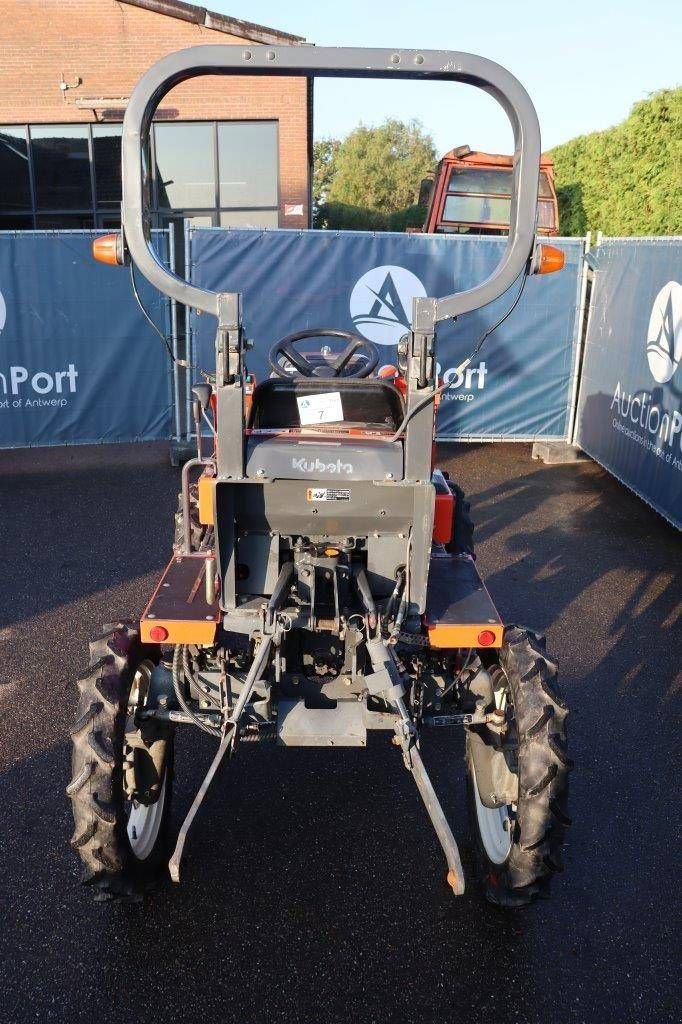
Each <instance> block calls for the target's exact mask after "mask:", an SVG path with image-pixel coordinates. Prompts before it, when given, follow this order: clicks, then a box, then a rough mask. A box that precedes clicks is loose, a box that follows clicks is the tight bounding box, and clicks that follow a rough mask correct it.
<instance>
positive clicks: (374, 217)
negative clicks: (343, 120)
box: [313, 120, 436, 231]
mask: <svg viewBox="0 0 682 1024" xmlns="http://www.w3.org/2000/svg"><path fill="white" fill-rule="evenodd" d="M314 159H315V165H314V172H313V199H314V205H315V210H316V214H315V223H316V226H318V227H329V228H336V229H342V228H346V229H350V230H370V231H372V230H374V231H402V230H404V228H405V227H406V226H415V227H416V226H420V225H421V224H422V223H423V220H424V211H423V209H422V208H421V207H416V206H415V205H414V204H415V202H416V200H417V197H418V195H419V186H420V183H421V180H422V178H424V177H425V176H426V175H427V174H429V173H432V172H433V169H434V166H435V164H436V151H435V149H434V145H433V140H432V139H431V137H430V136H429V135H428V134H427V133H426V132H425V131H424V129H423V128H422V127H421V125H420V124H419V122H417V121H410V122H409V123H407V124H406V123H404V122H402V121H396V120H388V121H385V122H384V123H383V124H381V125H378V126H377V127H376V128H367V127H365V126H364V125H359V126H358V127H357V128H355V129H354V130H353V131H352V132H351V133H350V134H349V135H348V136H346V138H345V139H343V140H342V141H341V142H338V141H337V140H334V139H323V140H321V141H320V142H317V143H316V144H315V152H314Z"/></svg>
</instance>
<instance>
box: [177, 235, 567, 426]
mask: <svg viewBox="0 0 682 1024" xmlns="http://www.w3.org/2000/svg"><path fill="white" fill-rule="evenodd" d="M554 242H556V244H558V245H559V246H560V247H561V248H562V249H563V250H564V252H565V253H566V267H565V268H564V270H563V271H562V272H561V273H559V274H553V275H551V276H545V277H531V278H529V279H528V281H527V284H526V288H525V292H524V294H523V296H522V298H521V301H520V302H519V305H518V306H517V308H516V309H515V310H514V312H513V313H512V315H511V316H510V317H509V319H508V320H507V321H506V322H505V323H504V324H503V325H502V326H501V327H500V328H499V329H498V330H497V331H495V333H494V334H493V335H491V337H490V338H489V340H488V341H487V342H486V343H485V345H484V347H483V349H482V351H481V353H480V356H477V357H476V358H475V359H474V361H473V364H472V365H471V366H470V367H469V369H468V370H466V372H465V373H464V374H460V375H459V376H456V375H455V372H454V371H455V368H456V367H457V365H458V364H459V363H460V362H461V361H462V360H463V359H464V358H465V357H466V356H467V355H468V354H469V352H470V351H471V350H472V348H473V347H474V345H475V343H476V341H477V340H478V339H479V337H480V336H481V335H482V334H483V332H484V331H485V330H486V328H487V327H489V326H491V325H492V324H494V323H495V322H496V321H497V320H498V319H499V318H500V317H501V316H502V314H503V313H504V312H505V310H506V309H508V308H509V306H510V304H511V302H512V301H513V299H514V297H515V295H516V292H517V289H518V287H519V284H518V283H517V284H516V285H514V286H513V287H512V288H511V289H510V290H509V292H508V293H507V294H506V295H503V296H502V297H501V298H500V299H498V300H497V301H496V302H494V303H492V304H490V305H489V306H487V307H486V308H484V309H481V310H477V311H475V312H473V313H468V314H467V315H466V316H463V317H461V318H460V319H459V320H457V322H455V323H451V322H449V323H447V324H445V323H444V324H440V325H439V327H438V334H437V341H438V348H437V353H438V360H439V363H440V370H441V374H442V375H443V377H444V379H445V380H446V381H448V380H453V384H452V387H451V388H450V389H449V390H448V391H446V392H445V393H444V394H443V401H442V403H441V406H440V409H439V413H438V437H439V439H440V440H458V441H462V440H478V439H486V440H500V439H505V440H519V441H520V440H526V441H528V440H535V439H536V438H543V439H557V440H563V439H566V438H567V437H568V433H569V429H570V421H571V416H570V411H571V403H572V398H573V393H574V383H575V374H576V364H577V351H578V338H579V333H580V331H579V324H578V310H579V305H580V288H581V273H582V256H583V249H584V243H583V240H582V239H578V238H570V239H558V240H553V244H554ZM503 248H504V239H501V238H493V237H477V236H469V235H467V236H465V235H460V236H452V235H450V236H447V235H419V234H392V233H377V234H372V233H366V232H353V231H341V232H333V231H286V230H278V231H262V230H230V229H217V228H216V229H211V228H193V229H192V230H191V231H190V234H189V252H188V263H189V266H190V278H191V280H192V282H193V283H194V284H197V285H200V286H201V287H204V288H210V289H212V290H217V291H238V292H241V293H242V297H243V319H244V326H245V330H246V333H247V337H249V338H251V339H253V341H254V349H253V351H251V352H250V353H249V357H248V365H249V369H250V370H251V371H252V372H254V373H255V374H256V377H257V379H259V380H262V379H263V378H264V377H266V376H269V375H270V368H269V366H268V364H267V353H268V350H269V348H270V347H271V345H273V343H274V342H276V341H278V340H279V339H280V338H283V337H284V336H285V335H287V334H290V333H292V332H294V331H299V330H304V329H308V328H314V327H336V328H341V329H344V330H351V331H355V332H357V333H359V334H361V335H363V336H364V337H366V338H368V339H369V340H370V341H373V342H374V343H375V344H376V345H378V346H379V349H380V353H381V363H380V365H381V364H382V363H395V360H396V343H397V342H398V340H399V339H400V337H401V336H402V335H403V334H405V332H406V330H407V328H408V326H409V320H410V315H411V309H412V299H413V298H414V297H415V296H420V295H432V296H441V295H447V294H451V293H452V292H454V291H462V290H463V289H465V288H470V287H472V286H473V285H474V284H476V283H478V282H480V281H482V280H483V279H484V278H486V277H487V276H488V275H489V274H490V273H491V272H492V270H493V268H494V267H495V265H496V264H497V263H498V262H499V259H500V257H501V254H502V251H503ZM191 331H192V348H193V359H194V362H195V364H196V365H197V366H199V367H201V368H203V369H207V370H210V369H211V368H212V367H213V366H214V363H215V356H214V351H213V345H214V338H215V319H214V318H213V317H208V316H205V315H204V316H199V315H198V314H193V315H192V317H191ZM320 344H322V342H321V343H320ZM195 373H196V371H195Z"/></svg>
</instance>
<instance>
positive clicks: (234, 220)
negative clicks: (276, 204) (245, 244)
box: [220, 210, 279, 228]
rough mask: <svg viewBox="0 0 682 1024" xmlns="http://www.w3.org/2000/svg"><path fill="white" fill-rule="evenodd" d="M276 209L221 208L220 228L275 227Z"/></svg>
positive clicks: (277, 221)
mask: <svg viewBox="0 0 682 1024" xmlns="http://www.w3.org/2000/svg"><path fill="white" fill-rule="evenodd" d="M278 225H279V214H278V212H277V210H221V212H220V226H221V228H276V227H278Z"/></svg>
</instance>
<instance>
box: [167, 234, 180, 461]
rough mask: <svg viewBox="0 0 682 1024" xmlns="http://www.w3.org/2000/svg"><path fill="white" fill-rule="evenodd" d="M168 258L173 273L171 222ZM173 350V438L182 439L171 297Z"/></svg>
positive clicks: (175, 308) (174, 306) (174, 312)
mask: <svg viewBox="0 0 682 1024" xmlns="http://www.w3.org/2000/svg"><path fill="white" fill-rule="evenodd" d="M167 231H168V260H169V263H170V265H171V269H172V271H173V273H175V272H176V270H177V268H176V266H175V235H174V232H173V227H172V225H171V224H169V225H168V228H167ZM170 314H171V350H172V352H173V365H172V374H173V440H174V441H179V440H180V381H179V379H178V363H177V359H178V306H177V302H176V301H175V299H173V298H172V299H171V304H170Z"/></svg>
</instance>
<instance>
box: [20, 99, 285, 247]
mask: <svg viewBox="0 0 682 1024" xmlns="http://www.w3.org/2000/svg"><path fill="white" fill-rule="evenodd" d="M185 124H201V125H210V126H211V127H212V132H211V139H212V149H213V168H214V182H213V201H214V205H213V206H210V207H208V206H207V207H196V206H192V207H186V208H185V207H173V206H159V204H158V192H157V173H156V172H157V168H156V128H157V126H159V125H163V126H167V125H185ZM241 124H274V125H275V151H274V159H275V181H276V201H275V204H273V205H268V206H226V205H221V203H220V156H219V142H218V130H219V127H220V126H221V125H241ZM121 125H122V122H121V121H87V122H83V121H72V122H49V123H48V122H45V123H37V122H36V123H35V124H27V123H23V124H7V123H4V124H2V125H0V129H2V128H7V129H10V130H12V131H17V132H18V131H23V133H24V140H25V142H26V147H27V155H28V177H29V200H30V206H25V207H16V208H13V209H11V210H10V209H7V210H0V231H3V230H7V231H15V230H23V231H25V230H39V231H41V230H42V231H48V230H52V229H50V228H39V227H38V226H37V225H38V218H39V217H60V216H64V217H68V216H71V217H84V218H89V219H90V221H91V229H95V230H97V229H99V224H100V223H101V221H102V220H103V219H104V218H106V219H109V220H112V219H113V220H116V218H117V214H118V215H119V222H120V205H119V204H117V203H116V202H114V201H110V202H109V203H103V204H101V205H100V203H99V201H98V194H97V168H96V164H95V141H96V131H95V129H97V128H98V127H111V128H119V129H120V127H121ZM60 127H63V128H64V129H65V130H69V129H73V128H85V129H87V136H86V140H87V148H88V160H89V165H90V167H89V172H90V173H89V183H90V192H91V203H90V206H89V207H86V206H79V207H73V206H69V207H56V206H45V207H39V206H38V194H37V186H36V173H35V164H34V159H33V145H32V134H31V133H32V130H33V129H40V128H60ZM149 137H150V151H149V160H150V166H151V179H152V180H151V200H152V205H151V206H150V208H149V215H150V218H151V221H152V224H153V226H154V227H157V226H158V225H159V224H160V223H161V218H162V217H168V216H173V215H175V217H183V218H184V217H185V216H187V217H197V216H200V217H210V218H211V223H212V225H213V226H214V227H218V226H219V225H220V217H221V214H224V213H242V214H248V213H255V214H257V213H274V214H275V218H276V221H277V227H279V226H280V221H281V216H280V208H281V182H280V152H279V147H280V124H279V119H278V118H273V117H270V118H235V119H234V120H224V121H215V120H213V121H202V120H197V119H196V118H192V119H188V120H177V121H175V120H174V121H155V122H154V124H153V130H152V131H151V132H150V136H149ZM17 217H27V218H30V221H31V227H30V228H3V222H4V221H7V222H9V221H10V220H12V219H16V218H17ZM54 230H59V229H54Z"/></svg>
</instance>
